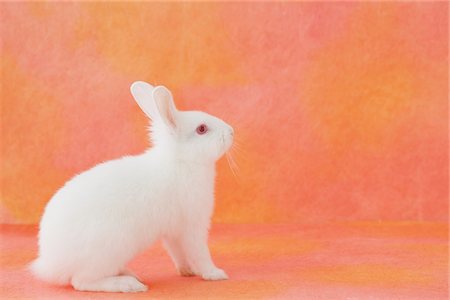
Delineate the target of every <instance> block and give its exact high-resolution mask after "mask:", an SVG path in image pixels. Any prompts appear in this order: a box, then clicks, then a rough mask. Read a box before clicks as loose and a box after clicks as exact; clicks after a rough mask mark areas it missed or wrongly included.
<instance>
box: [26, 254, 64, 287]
mask: <svg viewBox="0 0 450 300" xmlns="http://www.w3.org/2000/svg"><path fill="white" fill-rule="evenodd" d="M28 267H29V269H30V271H31V273H33V275H34V276H35V277H37V278H38V279H40V280H42V281H46V282H49V283H53V284H58V285H67V284H69V283H70V278H71V276H70V275H67V272H64V270H62V269H60V268H58V267H56V266H54V264H52V263H49V262H47V261H45V260H43V258H42V257H39V258H37V259H36V260H34V261H33V262H31V263H30V264H29V266H28Z"/></svg>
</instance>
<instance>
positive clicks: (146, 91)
mask: <svg viewBox="0 0 450 300" xmlns="http://www.w3.org/2000/svg"><path fill="white" fill-rule="evenodd" d="M154 89H155V88H154V87H153V86H152V85H150V84H148V83H147V82H144V81H136V82H134V83H133V84H132V85H131V87H130V91H131V94H132V95H133V97H134V100H136V102H137V104H138V105H139V107H140V108H141V109H142V111H143V112H144V113H145V114H146V115H147V117H149V118H150V119H152V120H153V121H154V120H155V118H157V116H158V114H157V112H156V107H155V103H154V101H153V97H152V93H153V90H154Z"/></svg>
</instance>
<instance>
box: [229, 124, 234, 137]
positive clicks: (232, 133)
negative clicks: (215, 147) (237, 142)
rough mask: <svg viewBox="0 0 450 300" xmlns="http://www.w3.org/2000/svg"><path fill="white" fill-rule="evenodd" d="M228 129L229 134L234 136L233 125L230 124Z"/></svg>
mask: <svg viewBox="0 0 450 300" xmlns="http://www.w3.org/2000/svg"><path fill="white" fill-rule="evenodd" d="M229 131H230V135H231V136H234V129H233V127H231V126H230V128H229Z"/></svg>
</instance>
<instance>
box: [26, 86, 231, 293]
mask: <svg viewBox="0 0 450 300" xmlns="http://www.w3.org/2000/svg"><path fill="white" fill-rule="evenodd" d="M131 93H132V94H133V96H134V98H135V100H136V101H137V103H138V104H139V106H140V107H141V109H142V110H143V111H144V112H145V113H146V115H147V116H148V117H149V118H151V119H152V120H153V122H152V127H151V138H152V139H153V144H154V146H153V148H151V149H149V150H148V151H146V152H145V153H143V154H141V155H138V156H126V157H123V158H120V159H117V160H113V161H109V162H106V163H101V164H98V165H97V166H95V167H93V168H92V169H90V170H88V171H85V172H84V173H81V174H79V175H77V176H75V177H74V178H72V179H71V180H69V181H68V182H67V183H66V184H65V185H64V186H63V187H62V188H61V189H60V190H58V191H57V192H56V194H55V195H54V196H53V198H52V199H51V200H50V201H49V203H48V204H47V207H46V208H45V212H44V215H43V217H42V220H41V223H40V231H39V257H38V258H37V259H36V260H35V261H34V262H33V263H32V265H31V269H32V271H33V273H34V274H35V275H36V276H37V277H38V278H40V279H42V280H44V281H47V282H51V283H55V284H61V285H64V284H72V286H73V287H74V288H75V289H77V290H82V291H105V292H138V291H145V290H146V289H147V287H146V286H145V285H144V284H143V283H141V282H140V281H139V280H138V279H137V278H136V277H135V276H134V275H133V274H132V273H131V272H130V271H128V270H126V268H125V266H126V264H127V262H128V261H130V260H131V259H132V258H133V257H134V256H135V255H136V254H137V253H138V252H140V251H142V250H144V249H146V248H148V247H149V246H150V245H151V244H152V243H154V242H155V241H156V240H158V239H160V238H162V239H163V242H164V246H165V247H166V249H167V251H168V252H169V254H170V256H171V258H172V260H173V262H174V264H175V266H176V268H177V270H178V271H179V273H180V274H181V275H184V276H190V275H199V276H201V277H202V278H203V279H205V280H219V279H227V275H226V274H225V272H224V271H223V270H221V269H219V268H217V267H216V266H215V265H214V263H213V262H212V259H211V256H210V253H209V249H208V245H207V238H208V228H209V225H210V217H211V214H212V211H213V205H214V177H215V162H216V161H217V160H218V159H219V158H220V157H221V156H222V155H223V154H224V153H225V152H226V151H227V150H228V149H229V147H230V146H231V144H232V140H233V129H232V128H231V127H230V126H229V125H227V124H226V123H224V122H223V121H222V120H220V119H218V118H215V117H213V116H210V115H208V114H206V113H203V112H195V111H185V112H181V111H178V110H177V109H176V108H175V105H174V103H173V99H172V95H171V93H170V92H169V91H168V90H167V89H166V88H165V87H163V86H158V87H156V88H154V87H153V86H151V85H149V84H147V83H145V82H135V83H134V84H133V85H132V86H131ZM201 124H205V125H206V126H207V128H208V131H207V132H206V133H205V134H199V133H198V132H197V131H196V129H197V127H198V126H199V125H201Z"/></svg>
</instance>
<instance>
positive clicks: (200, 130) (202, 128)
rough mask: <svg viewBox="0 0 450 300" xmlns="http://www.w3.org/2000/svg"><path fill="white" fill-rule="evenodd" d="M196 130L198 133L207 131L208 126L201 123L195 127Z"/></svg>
mask: <svg viewBox="0 0 450 300" xmlns="http://www.w3.org/2000/svg"><path fill="white" fill-rule="evenodd" d="M196 131H197V133H198V134H205V133H206V132H207V131H208V127H206V125H205V124H201V125H200V126H198V127H197V129H196Z"/></svg>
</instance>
